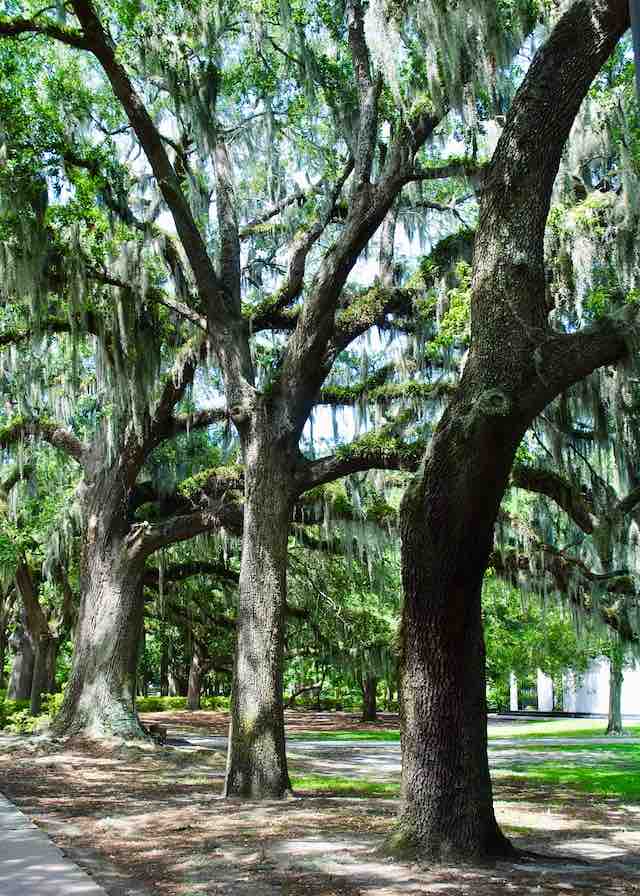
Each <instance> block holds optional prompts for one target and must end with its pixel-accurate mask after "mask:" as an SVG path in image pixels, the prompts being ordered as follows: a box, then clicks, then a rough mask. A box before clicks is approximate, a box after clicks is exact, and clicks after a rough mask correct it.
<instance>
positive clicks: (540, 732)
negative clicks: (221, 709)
mask: <svg viewBox="0 0 640 896" xmlns="http://www.w3.org/2000/svg"><path fill="white" fill-rule="evenodd" d="M606 727H607V723H606V720H605V719H553V720H552V721H545V722H537V721H536V720H535V719H523V720H522V721H517V722H513V723H512V724H501V725H496V724H492V723H491V721H490V722H489V729H488V731H489V739H490V740H494V739H511V738H518V739H520V738H537V737H567V738H572V737H576V738H577V737H604V735H605V729H606ZM626 731H627V732H628V734H630V735H632V736H634V737H640V725H627V726H626ZM287 740H290V741H295V740H319V741H322V740H338V741H340V740H358V741H383V742H384V741H387V742H394V741H399V740H400V732H399V731H398V730H397V729H393V728H386V729H383V730H379V729H378V730H375V731H302V732H296V734H290V735H289V736H288V738H287Z"/></svg>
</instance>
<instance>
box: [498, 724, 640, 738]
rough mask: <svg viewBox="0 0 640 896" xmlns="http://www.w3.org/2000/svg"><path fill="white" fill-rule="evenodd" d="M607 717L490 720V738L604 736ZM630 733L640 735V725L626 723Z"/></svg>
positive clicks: (635, 735)
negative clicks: (499, 722) (495, 721)
mask: <svg viewBox="0 0 640 896" xmlns="http://www.w3.org/2000/svg"><path fill="white" fill-rule="evenodd" d="M606 728H607V722H606V719H553V720H552V721H550V722H536V721H531V722H525V723H523V722H514V723H513V724H507V725H492V724H491V722H489V729H488V730H489V738H490V739H492V740H493V739H498V738H499V739H503V738H509V739H510V738H530V737H531V738H535V737H568V738H571V737H604V736H605V731H606ZM625 730H626V731H627V732H628V734H630V735H632V736H634V737H639V736H640V725H626V726H625Z"/></svg>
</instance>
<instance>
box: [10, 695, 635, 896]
mask: <svg viewBox="0 0 640 896" xmlns="http://www.w3.org/2000/svg"><path fill="white" fill-rule="evenodd" d="M183 717H186V718H183ZM161 718H162V721H163V723H165V724H166V722H167V716H166V715H165V716H163V717H161ZM171 718H172V722H171V725H170V727H172V726H173V725H176V726H177V727H178V728H180V729H183V730H186V729H187V728H193V729H196V730H198V731H200V732H203V733H207V734H209V735H211V734H223V733H225V732H226V722H227V720H226V718H225V716H224V714H221V713H199V714H187V713H177V714H172V717H171ZM158 721H160V717H158ZM187 723H190V724H187ZM288 723H289V731H292V730H295V729H297V730H305V731H308V730H323V731H325V730H328V728H327V726H330V725H332V724H333V725H334V727H335V728H336V729H337V728H339V729H340V730H345V729H347V730H349V728H348V726H350V725H352V726H354V727H353V728H352V729H351V730H357V728H358V722H357V720H356V719H355V717H348V716H345V715H343V716H342V717H341V718H335V714H332V716H331V718H328V714H327V717H325V715H323V714H319V715H317V716H316V715H315V714H309V713H304V714H303V713H295V714H292V713H290V714H289V718H288ZM379 725H380V727H381V728H388V727H392V725H393V720H392V719H391V718H387V719H385V718H383V719H382V720H381V722H380V723H379ZM366 727H367V728H368V729H369V730H370V728H371V726H366ZM363 761H364V762H366V759H364V760H363ZM304 765H305V769H304V770H305V772H307V771H309V770H312V769H313V757H312V756H309V755H307V756H306V758H305V763H304ZM223 771H224V756H223V754H222V752H221V751H219V750H215V749H214V750H211V749H210V750H202V749H195V750H194V749H192V750H184V749H176V748H174V747H156V748H145V747H138V746H131V745H124V744H122V743H117V742H116V743H113V744H111V745H109V746H108V747H105V746H100V747H99V746H96V745H95V744H93V745H92V744H85V745H79V744H75V745H73V746H71V745H69V744H64V743H60V742H59V743H53V742H51V741H38V740H37V739H31V740H29V739H25V738H10V737H2V738H0V791H2V792H3V793H4V794H5V795H6V796H7V797H8V798H9V799H11V800H13V801H14V802H15V803H16V804H17V805H18V806H19V807H20V808H21V809H22V810H23V811H24V812H25V813H26V814H27V815H28V816H29V817H31V818H32V819H33V820H34V821H35V823H36V824H38V825H39V826H40V827H42V828H43V829H44V830H46V831H47V832H48V833H49V834H50V836H51V837H52V838H53V840H54V841H55V842H56V843H57V844H58V845H59V846H61V847H62V848H63V849H64V850H65V852H67V853H68V854H69V855H70V856H71V858H73V859H74V860H75V861H76V862H77V863H78V864H80V865H82V866H83V867H85V868H86V869H87V870H88V871H89V872H90V873H91V874H93V875H94V877H95V878H96V880H97V881H98V882H99V883H101V884H102V886H103V887H104V888H105V889H106V890H107V892H108V893H109V894H110V896H151V894H156V896H157V894H161V896H196V894H229V896H334V894H346V896H355V894H360V896H401V894H402V896H405V894H412V896H422V894H436V893H440V894H449V896H457V894H472V893H473V894H474V896H490V894H491V896H495V894H497V893H499V892H500V891H505V892H507V893H509V894H516V896H520V894H536V896H548V894H560V893H576V894H592V893H593V894H598V896H613V894H640V830H639V825H638V823H639V821H640V804H628V805H627V804H625V805H622V804H621V803H620V802H619V801H616V800H610V799H603V798H601V797H598V798H595V797H588V796H585V795H584V794H578V793H572V792H571V791H569V790H567V789H566V788H563V789H562V790H555V789H554V788H552V787H545V786H540V785H535V786H534V785H531V784H527V783H526V782H523V780H522V779H515V778H511V779H510V778H509V777H508V775H507V776H506V777H505V776H504V770H503V771H502V772H501V775H500V777H498V778H497V779H496V782H495V785H496V786H495V790H496V811H497V815H498V818H499V821H500V823H501V824H502V825H503V827H504V828H505V830H506V832H507V833H508V835H509V836H510V837H511V838H512V840H513V841H514V843H515V845H516V846H518V847H520V848H523V849H529V850H535V851H536V852H539V853H542V854H546V856H547V858H540V859H538V860H536V861H529V862H522V863H520V864H514V863H500V864H498V865H495V866H492V867H466V866H465V867H438V868H429V867H426V866H421V865H420V864H415V863H411V864H409V863H404V862H399V861H392V860H389V859H388V858H386V857H385V855H384V851H383V847H384V843H385V840H386V839H387V838H388V836H389V834H390V833H391V831H392V829H393V822H394V815H395V811H396V808H397V805H396V800H395V799H386V798H385V799H382V798H371V797H348V796H335V797H328V796H326V794H324V793H323V792H322V790H321V789H320V790H319V791H318V792H317V793H313V792H312V793H310V794H308V795H305V796H304V797H302V798H294V799H292V800H287V801H284V802H278V803H275V802H268V803H260V804H247V803H241V802H236V801H227V800H222V799H221V798H220V790H221V785H222V776H223ZM372 777H374V775H372ZM25 896H27V894H25Z"/></svg>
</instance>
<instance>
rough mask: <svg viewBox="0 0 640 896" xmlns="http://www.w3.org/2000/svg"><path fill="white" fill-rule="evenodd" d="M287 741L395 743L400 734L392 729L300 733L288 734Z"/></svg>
mask: <svg viewBox="0 0 640 896" xmlns="http://www.w3.org/2000/svg"><path fill="white" fill-rule="evenodd" d="M287 740H288V741H293V740H380V741H396V742H397V741H399V740H400V732H399V731H394V730H393V729H387V730H383V731H300V732H297V733H296V734H288V735H287Z"/></svg>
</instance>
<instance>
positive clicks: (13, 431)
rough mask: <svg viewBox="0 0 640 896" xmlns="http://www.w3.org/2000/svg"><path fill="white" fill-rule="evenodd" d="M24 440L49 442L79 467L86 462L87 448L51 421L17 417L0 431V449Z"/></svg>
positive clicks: (67, 431)
mask: <svg viewBox="0 0 640 896" xmlns="http://www.w3.org/2000/svg"><path fill="white" fill-rule="evenodd" d="M25 438H40V439H42V440H43V441H45V442H49V444H50V445H53V446H54V448H59V449H60V450H61V451H64V452H65V453H66V454H68V455H69V456H70V457H72V458H73V459H74V460H76V461H77V462H78V463H79V464H81V465H82V464H84V463H85V461H86V457H87V454H88V450H89V449H88V447H87V446H86V445H85V444H83V442H81V441H80V439H79V438H78V437H77V436H75V435H74V434H73V433H72V432H71V431H70V430H68V429H66V427H64V426H63V425H62V424H61V423H55V422H54V421H52V420H34V419H31V420H25V419H23V418H21V417H19V418H15V419H13V420H9V422H8V423H6V424H5V425H4V426H3V427H2V428H1V429H0V447H3V448H7V447H9V446H10V445H15V444H16V443H18V442H20V441H21V440H22V439H25Z"/></svg>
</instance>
